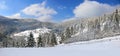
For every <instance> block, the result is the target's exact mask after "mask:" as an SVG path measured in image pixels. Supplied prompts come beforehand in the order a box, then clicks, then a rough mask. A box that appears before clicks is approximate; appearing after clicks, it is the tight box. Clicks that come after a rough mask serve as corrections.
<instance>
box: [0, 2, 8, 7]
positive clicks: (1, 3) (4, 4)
mask: <svg viewBox="0 0 120 56" xmlns="http://www.w3.org/2000/svg"><path fill="white" fill-rule="evenodd" d="M0 9H7V5H6V2H5V1H2V2H0Z"/></svg>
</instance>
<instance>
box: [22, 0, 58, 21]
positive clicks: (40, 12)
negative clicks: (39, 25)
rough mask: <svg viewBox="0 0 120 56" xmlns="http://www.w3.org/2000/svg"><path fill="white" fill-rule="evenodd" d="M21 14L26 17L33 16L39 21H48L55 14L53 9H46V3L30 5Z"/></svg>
mask: <svg viewBox="0 0 120 56" xmlns="http://www.w3.org/2000/svg"><path fill="white" fill-rule="evenodd" d="M22 12H23V13H24V14H26V15H30V16H35V17H36V18H38V19H39V20H41V21H48V19H51V18H52V15H55V14H57V12H56V11H55V10H54V9H52V8H50V7H46V1H44V2H42V3H40V4H32V5H30V6H28V7H26V8H25V9H23V10H22ZM48 15H49V16H48Z"/></svg>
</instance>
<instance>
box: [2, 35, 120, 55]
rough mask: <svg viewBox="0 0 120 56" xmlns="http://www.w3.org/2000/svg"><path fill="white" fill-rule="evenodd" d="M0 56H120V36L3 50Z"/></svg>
mask: <svg viewBox="0 0 120 56" xmlns="http://www.w3.org/2000/svg"><path fill="white" fill-rule="evenodd" d="M0 56H120V36H116V37H109V38H104V39H100V40H92V41H85V42H76V43H71V44H61V45H58V46H55V47H49V48H1V49H0Z"/></svg>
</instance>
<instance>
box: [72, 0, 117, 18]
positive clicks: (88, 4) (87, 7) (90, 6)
mask: <svg viewBox="0 0 120 56" xmlns="http://www.w3.org/2000/svg"><path fill="white" fill-rule="evenodd" d="M114 9H116V6H110V5H108V4H103V3H99V2H96V1H89V0H85V1H84V2H83V3H82V4H80V5H78V6H77V7H76V8H75V9H74V11H73V13H74V14H75V17H81V18H85V17H94V16H100V15H103V14H105V13H108V12H112V11H113V10H114Z"/></svg>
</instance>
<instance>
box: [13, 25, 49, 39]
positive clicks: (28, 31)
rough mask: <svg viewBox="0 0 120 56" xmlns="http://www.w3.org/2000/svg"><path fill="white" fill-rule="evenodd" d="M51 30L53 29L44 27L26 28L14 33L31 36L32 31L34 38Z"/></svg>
mask: <svg viewBox="0 0 120 56" xmlns="http://www.w3.org/2000/svg"><path fill="white" fill-rule="evenodd" d="M50 31H51V29H48V28H45V27H44V28H38V29H34V30H26V31H23V32H19V33H15V34H13V36H29V35H30V32H32V33H33V36H34V38H37V37H38V36H39V34H44V33H49V32H50Z"/></svg>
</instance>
